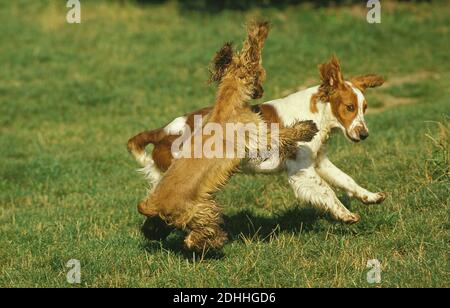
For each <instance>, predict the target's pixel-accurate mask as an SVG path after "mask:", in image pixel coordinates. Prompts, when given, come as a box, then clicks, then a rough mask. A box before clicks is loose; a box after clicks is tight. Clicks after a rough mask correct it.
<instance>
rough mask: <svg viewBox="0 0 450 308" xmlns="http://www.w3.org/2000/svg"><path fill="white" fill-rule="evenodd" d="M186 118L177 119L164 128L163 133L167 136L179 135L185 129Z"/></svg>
mask: <svg viewBox="0 0 450 308" xmlns="http://www.w3.org/2000/svg"><path fill="white" fill-rule="evenodd" d="M186 120H187V119H186V117H179V118H176V119H175V120H173V121H172V122H170V123H169V124H168V125H167V126H166V127H164V132H166V134H168V135H181V134H183V132H184V130H185V128H186Z"/></svg>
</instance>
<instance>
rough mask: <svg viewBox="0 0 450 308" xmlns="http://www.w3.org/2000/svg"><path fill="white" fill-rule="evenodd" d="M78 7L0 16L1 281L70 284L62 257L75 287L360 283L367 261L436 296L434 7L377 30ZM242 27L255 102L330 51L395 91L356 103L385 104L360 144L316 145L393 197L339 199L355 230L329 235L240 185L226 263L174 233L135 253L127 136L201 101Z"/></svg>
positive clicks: (351, 16)
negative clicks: (248, 33) (254, 52)
mask: <svg viewBox="0 0 450 308" xmlns="http://www.w3.org/2000/svg"><path fill="white" fill-rule="evenodd" d="M82 10H83V15H82V18H83V23H82V24H81V25H68V24H66V23H65V12H66V11H65V6H64V5H63V4H58V2H57V1H33V2H32V3H31V2H30V1H4V2H2V4H0V18H1V20H2V26H1V28H0V46H1V48H0V63H1V64H2V68H1V70H0V145H1V147H0V286H2V287H33V286H40V287H44V286H45V287H69V286H70V285H69V284H67V282H66V278H65V276H66V273H67V271H68V269H67V268H65V264H66V262H67V261H68V260H70V259H79V260H80V261H81V263H82V284H81V286H84V287H144V286H145V287H371V286H373V285H369V284H368V283H367V282H366V273H367V269H366V263H367V261H368V260H369V259H379V260H380V261H381V263H382V283H381V284H380V285H378V286H381V287H426V286H441V287H449V286H450V285H449V272H450V268H449V261H448V249H449V246H448V245H449V239H450V238H449V226H450V225H449V222H448V218H449V177H448V174H449V173H448V172H449V171H448V128H449V124H448V123H449V122H448V119H449V118H448V116H449V113H450V100H449V96H450V88H449V86H448V80H449V78H450V58H449V55H448V51H449V50H450V44H449V42H450V40H448V36H449V30H450V28H449V25H450V8H449V6H448V4H445V3H441V4H421V5H414V6H413V5H399V6H394V7H392V6H389V7H386V8H385V9H383V19H382V24H381V25H369V24H367V23H366V21H365V17H364V8H361V9H359V10H358V9H352V8H345V7H344V8H342V7H341V8H314V9H313V8H309V7H306V6H305V7H302V6H300V7H299V6H296V7H288V8H284V9H281V10H278V9H270V8H265V9H257V8H255V9H251V10H249V11H245V12H240V11H228V10H227V11H223V12H220V13H216V14H211V15H208V14H202V13H196V12H180V11H179V10H178V9H177V7H176V6H175V5H174V4H173V3H171V2H169V3H166V4H162V5H146V6H140V5H134V4H124V5H120V4H117V3H116V2H113V3H112V2H100V1H98V2H93V1H89V3H86V2H83V3H82ZM255 16H264V17H266V18H269V19H270V20H271V21H272V22H273V31H272V33H271V35H270V37H269V40H268V43H267V48H266V49H265V53H264V61H265V62H264V64H265V67H266V68H267V71H268V80H267V83H266V96H265V99H273V98H277V97H279V96H281V93H282V92H284V91H286V90H289V89H295V88H296V87H297V86H299V85H301V84H303V83H305V82H307V80H311V78H317V75H318V74H317V65H318V64H319V63H321V62H323V61H325V60H327V59H328V58H329V56H330V55H331V54H332V53H334V52H336V53H337V54H338V55H339V57H340V58H341V60H342V62H343V68H344V72H347V74H346V75H347V76H348V77H350V76H351V75H357V74H364V73H369V72H377V73H380V74H382V75H384V76H386V77H387V79H388V81H389V80H392V81H393V82H392V84H391V85H390V84H389V83H388V84H387V85H386V87H383V88H381V89H377V90H372V92H370V95H371V96H370V97H374V100H375V101H377V106H376V107H381V106H383V109H382V110H380V112H378V113H373V114H370V115H368V117H367V121H368V124H369V126H370V128H371V137H370V138H369V139H368V140H367V141H366V142H364V143H362V144H358V145H351V144H349V143H348V142H347V141H346V140H344V138H342V137H336V138H334V140H333V142H332V145H331V146H330V151H331V158H332V159H333V161H334V162H335V163H336V164H337V165H338V166H340V167H342V169H343V170H345V171H347V172H348V173H349V174H350V175H352V176H353V177H354V178H355V179H356V180H357V181H358V182H360V183H361V184H362V185H363V186H366V187H368V188H369V189H371V190H374V191H381V190H383V191H387V192H388V194H389V198H388V199H387V201H386V202H385V203H384V204H382V205H379V206H364V205H362V204H360V203H359V202H357V201H354V200H346V202H347V203H348V204H349V207H350V208H351V209H352V210H353V211H355V212H358V213H359V214H361V217H362V221H361V222H360V223H359V224H357V225H355V226H342V225H339V224H334V223H331V222H330V221H328V220H326V219H325V218H323V217H322V216H320V215H318V214H317V213H315V212H314V211H313V210H310V209H309V208H308V206H307V205H305V204H301V203H299V202H298V201H297V200H296V199H295V197H294V195H293V193H292V192H291V191H290V189H289V186H288V183H287V181H286V179H285V176H284V175H276V176H256V177H254V176H249V175H238V176H236V177H234V178H233V179H232V181H231V183H229V185H227V187H226V188H225V190H224V191H222V192H221V193H220V194H219V195H218V199H219V200H220V202H221V203H222V204H223V205H224V207H225V210H224V211H225V214H226V216H227V226H226V227H227V229H228V230H229V233H230V238H231V239H230V243H229V244H228V245H227V246H226V247H225V249H224V251H223V255H217V256H208V257H204V258H202V256H198V255H197V256H195V255H191V254H189V253H186V252H183V251H180V249H179V245H180V241H181V234H179V233H173V234H171V235H170V236H169V237H168V239H167V240H165V241H163V242H161V243H159V242H156V243H155V242H148V241H147V240H146V239H145V238H144V237H143V236H142V234H141V232H140V227H141V225H142V222H143V218H142V217H141V216H140V215H138V213H137V211H136V205H137V203H138V201H139V200H141V199H142V198H143V197H144V196H145V193H146V183H145V181H144V180H143V179H142V178H141V176H140V175H139V174H137V173H136V172H134V169H136V168H137V166H136V164H135V162H134V161H133V159H132V158H131V157H130V155H129V154H128V153H127V151H126V147H125V144H126V141H127V140H128V138H129V137H131V136H132V135H133V134H135V133H137V132H139V131H141V130H143V129H147V128H153V127H159V126H160V125H163V124H165V123H166V122H167V121H169V120H171V119H172V118H173V117H174V116H177V115H181V114H183V113H184V112H187V111H192V110H193V109H195V108H199V107H203V106H206V105H210V104H211V102H212V101H213V99H214V88H213V87H208V86H207V85H206V83H205V80H206V79H207V70H206V67H207V64H208V62H209V60H210V59H211V57H212V55H213V53H214V51H215V50H216V49H217V48H218V47H219V46H221V44H222V43H223V41H226V40H234V41H235V42H240V41H241V39H242V37H243V33H244V31H243V24H244V23H245V20H248V19H250V18H252V17H255ZM424 72H427V73H428V74H430V75H429V76H428V77H426V78H422V79H420V80H418V79H417V78H415V76H419V75H423V73H424ZM430 76H433V77H430ZM399 80H401V82H399ZM402 80H403V81H402ZM394 81H397V82H394ZM378 93H380V94H383V93H384V94H385V95H388V96H387V97H388V98H390V99H387V100H386V101H384V99H380V98H377V97H378V96H377V95H378ZM383 97H385V96H383ZM398 97H410V98H412V99H413V100H412V101H411V102H412V103H411V104H406V105H401V106H400V105H396V104H395V101H394V100H395V98H398ZM391 99H392V101H391ZM370 107H371V102H370V100H369V108H370ZM390 107H392V108H390ZM436 122H440V123H441V126H439V125H437V124H436ZM429 137H432V138H429ZM433 139H434V140H433ZM340 195H342V194H340Z"/></svg>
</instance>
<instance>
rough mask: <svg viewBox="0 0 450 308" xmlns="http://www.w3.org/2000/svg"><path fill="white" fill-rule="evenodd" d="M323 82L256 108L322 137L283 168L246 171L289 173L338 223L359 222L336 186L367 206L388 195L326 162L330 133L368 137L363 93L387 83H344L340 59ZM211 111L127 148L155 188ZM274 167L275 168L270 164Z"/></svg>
mask: <svg viewBox="0 0 450 308" xmlns="http://www.w3.org/2000/svg"><path fill="white" fill-rule="evenodd" d="M320 76H321V80H322V83H321V85H319V86H316V87H312V88H309V89H306V90H303V91H300V92H297V93H294V94H292V95H290V96H288V97H286V98H282V99H277V100H274V101H269V102H266V103H263V104H261V105H257V106H253V110H254V112H257V113H260V114H261V116H262V117H263V119H264V120H265V121H266V122H267V123H268V124H271V123H278V124H280V126H283V127H287V126H291V125H293V124H294V123H295V122H297V121H304V120H312V121H314V122H315V124H316V125H317V127H318V129H319V133H318V134H317V135H316V136H315V137H314V138H313V140H312V141H310V142H299V143H298V151H297V155H296V157H295V158H293V159H289V160H287V161H284V162H282V163H281V165H278V166H271V168H270V169H269V170H268V168H267V162H266V163H265V164H266V165H265V166H261V165H257V164H256V163H252V162H251V161H248V162H246V163H244V166H243V168H242V169H243V170H244V171H249V172H263V173H268V172H277V171H281V170H286V171H287V174H288V177H289V183H290V185H291V186H292V188H293V189H294V193H295V195H296V196H297V197H298V198H299V199H300V200H302V201H304V202H307V203H310V204H312V205H313V206H314V207H315V208H317V209H320V210H322V211H324V212H326V213H329V214H330V215H331V217H332V218H333V219H335V220H337V221H341V222H344V223H355V222H357V221H359V216H358V215H357V214H354V213H352V212H350V211H349V210H348V209H347V208H346V207H345V206H344V205H343V204H342V203H341V201H340V200H339V199H338V197H337V196H336V194H335V192H334V191H333V189H332V187H335V188H339V189H342V190H344V191H345V192H346V193H347V194H348V195H349V196H351V197H355V198H357V199H358V200H360V201H361V202H363V203H365V204H376V203H381V202H383V201H384V199H385V198H386V195H385V193H382V192H378V193H373V192H370V191H368V190H367V189H364V188H363V187H361V186H359V185H358V184H357V183H356V182H355V181H354V180H353V179H352V178H351V177H350V176H348V175H347V174H345V173H344V172H342V171H341V170H340V169H338V168H337V167H336V166H335V165H334V164H333V163H332V162H331V161H330V160H329V159H328V157H327V153H326V143H327V140H328V139H329V136H330V134H331V133H332V132H333V131H335V130H341V131H342V132H343V133H344V134H345V136H346V137H347V138H348V139H349V140H351V141H352V142H359V141H361V140H364V139H366V138H367V137H368V136H369V130H368V128H367V125H366V123H365V120H364V113H365V111H366V108H367V102H366V99H365V97H364V91H365V90H366V89H367V88H373V87H378V86H381V85H382V84H383V83H384V79H383V78H382V77H380V76H377V75H366V76H360V77H355V78H352V79H351V81H345V79H344V77H343V74H342V72H341V66H340V64H339V60H338V59H337V58H336V56H333V57H332V58H331V60H330V61H329V62H328V63H325V64H322V65H320ZM210 109H211V108H204V109H202V110H199V111H196V112H193V113H190V114H187V115H185V116H183V117H179V118H176V119H175V120H173V121H172V122H171V123H170V124H168V125H167V126H165V127H163V128H159V129H156V130H153V131H146V132H143V133H141V134H139V135H137V136H135V137H133V138H132V139H130V141H129V142H128V148H129V149H130V151H131V152H132V153H133V155H134V156H135V158H136V159H137V161H138V162H139V163H140V164H141V165H142V166H143V167H144V168H143V169H142V171H143V172H144V173H145V175H146V176H147V178H148V179H149V181H150V182H151V184H152V185H153V186H154V185H155V184H157V183H158V182H159V181H160V179H161V177H162V175H163V173H164V172H165V171H166V170H167V169H168V168H169V166H170V165H171V163H172V160H173V155H172V153H171V148H172V143H173V142H174V141H175V140H176V139H177V138H179V137H180V135H181V134H182V133H183V131H184V130H185V129H186V127H187V126H189V127H190V129H193V126H194V116H195V115H203V116H205V115H207V114H208V113H209V111H210ZM150 143H152V144H153V145H154V149H153V152H152V155H151V156H149V155H148V154H147V153H146V152H145V147H146V146H147V145H148V144H150ZM269 165H270V164H269Z"/></svg>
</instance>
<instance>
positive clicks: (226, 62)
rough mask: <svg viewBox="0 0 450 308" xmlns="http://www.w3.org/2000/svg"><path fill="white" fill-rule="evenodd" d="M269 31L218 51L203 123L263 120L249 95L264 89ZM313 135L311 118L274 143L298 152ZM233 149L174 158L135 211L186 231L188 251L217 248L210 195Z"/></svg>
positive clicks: (251, 31) (228, 171)
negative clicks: (236, 49) (213, 90)
mask: <svg viewBox="0 0 450 308" xmlns="http://www.w3.org/2000/svg"><path fill="white" fill-rule="evenodd" d="M268 32H269V27H268V24H267V23H253V24H251V25H250V26H249V28H248V37H247V40H246V42H245V43H244V47H243V49H242V51H241V52H240V53H239V54H238V55H234V54H233V50H232V47H231V45H230V44H226V45H225V46H224V47H223V48H222V49H221V50H220V51H219V53H218V54H217V55H216V58H215V64H216V65H215V67H214V70H213V74H212V76H213V77H212V80H214V81H218V82H219V89H218V93H217V98H216V102H215V105H214V107H213V108H212V110H211V111H210V112H209V113H208V114H207V120H206V121H205V124H208V123H216V124H218V125H220V126H221V127H222V128H223V130H224V131H226V124H229V123H241V124H249V123H251V124H256V126H257V127H259V124H265V122H264V120H263V119H262V117H261V115H260V114H258V113H255V112H253V111H252V110H251V108H250V106H249V105H248V102H249V101H250V100H251V98H257V97H260V96H261V95H262V92H263V90H262V83H263V82H264V80H265V70H264V68H263V67H262V64H261V62H262V61H261V51H262V48H263V46H264V42H265V40H266V38H267V35H268ZM316 133H317V128H316V127H315V125H314V124H313V123H312V122H310V121H306V122H300V123H296V124H295V125H294V126H292V127H291V128H282V129H280V134H279V145H278V146H279V149H280V150H281V154H280V155H281V156H282V159H283V158H285V157H286V156H289V155H290V154H291V153H293V152H294V151H296V149H297V141H310V140H311V139H312V138H313V137H314V135H315V134H316ZM197 134H201V135H202V139H203V140H204V141H203V143H202V146H204V145H205V143H206V142H208V139H209V138H211V137H210V136H208V135H205V134H204V132H203V131H201V132H197ZM194 137H195V134H194ZM244 140H245V141H244V142H245V147H246V148H247V149H249V147H250V145H249V144H250V138H247V137H246V138H244ZM191 142H192V144H194V142H193V141H191ZM132 144H133V143H132ZM228 145H229V140H228V139H227V138H224V139H223V143H222V146H223V148H227V149H228ZM238 146H239V145H238ZM194 147H195V145H194ZM129 148H130V143H129ZM131 151H132V152H133V147H131ZM237 151H238V147H237V146H236V145H234V144H233V145H232V153H231V154H235V155H232V157H233V158H228V157H229V156H228V155H227V156H226V157H227V158H204V157H202V158H180V159H177V160H174V161H173V162H172V164H171V165H170V167H169V169H168V170H167V172H166V174H165V175H164V176H163V178H162V179H161V181H160V182H159V184H158V185H157V186H156V187H155V189H154V191H153V192H152V193H151V194H150V196H149V197H148V198H147V199H146V200H145V201H143V202H142V203H141V204H140V205H139V207H138V209H139V212H140V213H141V214H143V215H146V216H149V217H154V216H160V217H161V218H162V219H164V220H165V221H166V222H167V223H168V224H169V225H173V226H175V227H177V228H181V229H185V230H188V231H189V234H188V236H187V237H186V239H185V244H186V246H187V247H188V248H190V249H194V250H198V251H201V250H203V249H207V248H216V249H218V248H221V247H222V246H223V245H224V243H225V242H226V234H225V232H224V231H222V229H221V228H220V223H221V217H220V208H219V206H218V205H217V204H216V203H215V202H214V201H213V200H212V198H211V194H212V193H214V192H216V191H217V190H218V189H219V188H220V187H221V186H223V185H224V184H225V183H226V181H227V180H228V179H229V177H230V176H231V175H232V174H233V173H234V172H235V171H236V168H237V167H238V166H239V164H240V162H241V160H242V158H239V157H238V155H236V153H237ZM227 154H229V153H228V152H227Z"/></svg>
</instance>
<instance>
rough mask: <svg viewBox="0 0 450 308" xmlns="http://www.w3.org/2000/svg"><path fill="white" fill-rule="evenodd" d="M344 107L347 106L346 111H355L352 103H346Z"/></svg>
mask: <svg viewBox="0 0 450 308" xmlns="http://www.w3.org/2000/svg"><path fill="white" fill-rule="evenodd" d="M346 107H347V111H348V112H353V111H355V107H354V106H353V105H346Z"/></svg>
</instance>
